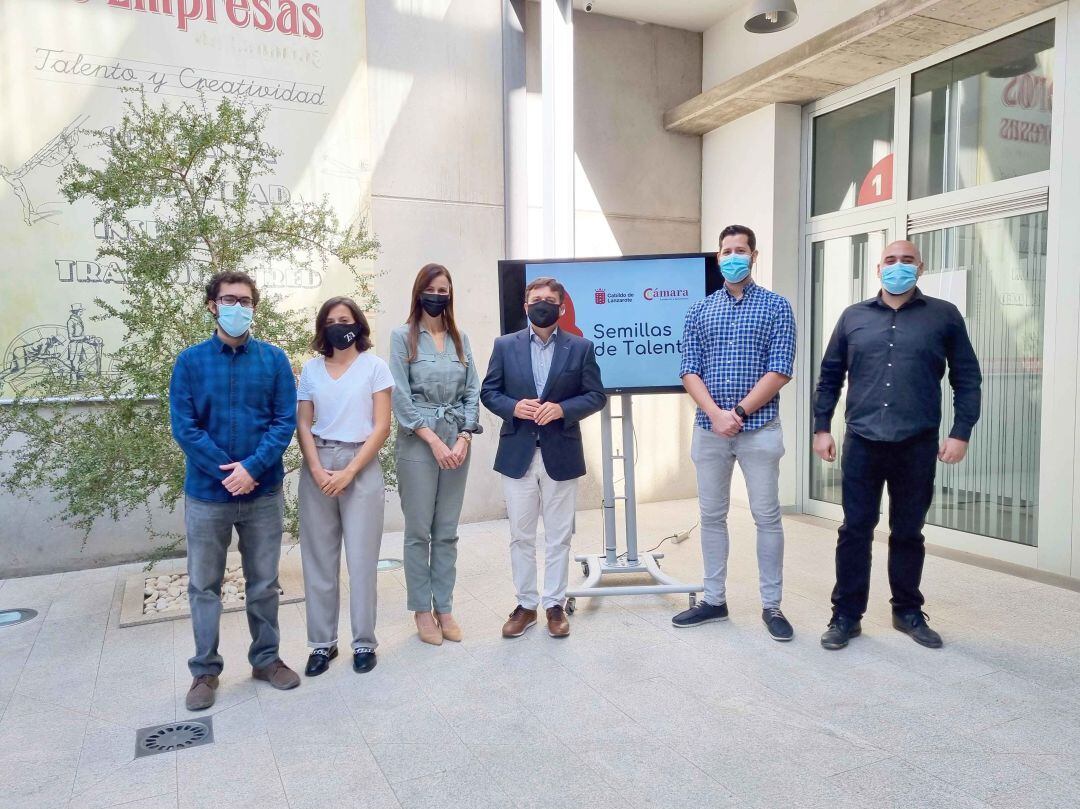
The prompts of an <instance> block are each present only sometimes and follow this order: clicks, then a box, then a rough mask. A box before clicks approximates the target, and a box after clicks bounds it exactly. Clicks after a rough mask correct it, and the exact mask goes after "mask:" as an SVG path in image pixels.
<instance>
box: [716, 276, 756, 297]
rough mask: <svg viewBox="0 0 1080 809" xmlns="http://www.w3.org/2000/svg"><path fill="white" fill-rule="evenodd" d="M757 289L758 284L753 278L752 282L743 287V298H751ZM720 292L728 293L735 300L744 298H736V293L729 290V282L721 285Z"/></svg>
mask: <svg viewBox="0 0 1080 809" xmlns="http://www.w3.org/2000/svg"><path fill="white" fill-rule="evenodd" d="M756 290H757V284H755V283H754V279H752V278H751V279H750V283H749V284H747V285H746V286H744V287H743V291H742V296H743V298H749V297H750V296H751V295H753V294H754V292H755V291H756ZM720 292H722V293H724V294H725V295H727V296H728V297H729V298H730V299H731V300H733V301H739V300H742V298H736V297H735V296H734V295H732V294H731V290H729V289H728V288H727V284H724V285H723V286H721V287H720Z"/></svg>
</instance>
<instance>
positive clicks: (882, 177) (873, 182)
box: [855, 154, 893, 205]
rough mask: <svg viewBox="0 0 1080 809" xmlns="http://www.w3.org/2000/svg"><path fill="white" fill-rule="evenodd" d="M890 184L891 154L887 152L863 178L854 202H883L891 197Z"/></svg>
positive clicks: (891, 173) (863, 203) (891, 177)
mask: <svg viewBox="0 0 1080 809" xmlns="http://www.w3.org/2000/svg"><path fill="white" fill-rule="evenodd" d="M892 185H893V156H892V155H891V154H887V155H885V156H884V157H883V158H881V160H879V161H878V162H877V163H875V164H874V167H873V168H872V169H870V171H869V172H868V173H867V175H866V177H865V178H863V181H862V185H861V186H860V187H859V196H858V199H856V201H855V204H856V205H870V204H871V203H874V202H884V201H885V200H887V199H892Z"/></svg>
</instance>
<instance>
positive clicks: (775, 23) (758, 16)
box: [743, 0, 799, 34]
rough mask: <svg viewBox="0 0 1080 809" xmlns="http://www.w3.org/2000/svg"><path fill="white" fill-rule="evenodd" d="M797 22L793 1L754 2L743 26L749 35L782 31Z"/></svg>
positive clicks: (796, 10) (762, 0)
mask: <svg viewBox="0 0 1080 809" xmlns="http://www.w3.org/2000/svg"><path fill="white" fill-rule="evenodd" d="M798 21H799V11H798V9H797V8H795V0H755V2H754V4H753V5H752V6H751V8H750V16H749V17H748V18H747V20H746V23H745V24H744V25H743V28H745V29H746V30H747V31H749V32H750V33H751V34H771V33H772V32H774V31H783V30H784V29H785V28H790V27H791V26H793V25H794V24H795V23H797V22H798Z"/></svg>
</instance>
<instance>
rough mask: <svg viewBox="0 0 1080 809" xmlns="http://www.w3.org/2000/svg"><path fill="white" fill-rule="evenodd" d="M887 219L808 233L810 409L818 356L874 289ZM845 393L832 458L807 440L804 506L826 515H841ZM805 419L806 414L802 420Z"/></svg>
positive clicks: (835, 421) (834, 428) (838, 408)
mask: <svg viewBox="0 0 1080 809" xmlns="http://www.w3.org/2000/svg"><path fill="white" fill-rule="evenodd" d="M890 231H891V223H890V224H884V223H878V224H876V225H874V226H872V227H871V228H870V229H867V230H864V231H862V232H856V233H848V234H842V235H829V236H828V237H824V238H823V237H821V236H817V237H811V239H810V240H809V242H810V243H809V255H810V284H811V289H810V313H811V314H810V368H811V399H810V401H811V408H812V407H813V391H814V390H815V389H816V388H817V382H818V375H819V373H820V370H821V357H822V356H823V355H824V353H825V347H826V346H827V345H828V344H829V338H830V337H831V336H832V333H833V329H834V328H835V326H836V322H837V320H839V318H840V314H841V312H843V311H844V309H845V308H847V307H848V306H850V305H851V304H853V303H856V302H858V301H861V300H864V299H866V298H868V297H870V296H871V295H873V294H875V293H876V291H877V288H878V281H877V264H878V261H879V259H880V258H881V253H882V251H883V250H884V249H885V245H886V244H887V243H888V241H889V234H890ZM845 407H846V396H845V393H841V395H840V401H839V402H838V403H837V405H836V413H835V415H834V416H833V423H832V434H833V437H834V438H835V439H836V450H837V458H836V460H835V461H833V462H832V463H826V462H825V461H822V460H821V459H820V458H818V457H817V456H816V455H814V453H813V450H812V449H811V442H810V441H808V442H806V444H805V446H806V452H807V456H808V457H807V462H808V463H809V470H808V474H807V476H806V480H807V489H808V490H807V496H806V510H807V511H808V512H809V513H811V514H817V515H818V516H821V517H827V518H830V519H841V518H842V514H841V512H840V464H841V462H842V457H841V455H842V452H843V447H842V444H843V436H844V411H845ZM807 421H808V422H809V419H807Z"/></svg>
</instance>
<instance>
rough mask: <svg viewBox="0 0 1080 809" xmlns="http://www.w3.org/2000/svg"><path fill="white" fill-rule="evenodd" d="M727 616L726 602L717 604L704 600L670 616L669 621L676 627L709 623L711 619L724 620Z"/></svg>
mask: <svg viewBox="0 0 1080 809" xmlns="http://www.w3.org/2000/svg"><path fill="white" fill-rule="evenodd" d="M727 617H728V616H727V604H720V605H719V606H717V605H715V604H709V603H708V602H706V601H699V602H698V603H697V604H696V605H694V606H693V607H691V608H690V609H688V610H683V611H682V612H680V613H679V614H678V615H676V616H675V617H674V618H672V619H671V623H672V625H673V626H678V627H687V626H698V625H699V624H711V623H712V622H713V621H726V620H727Z"/></svg>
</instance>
